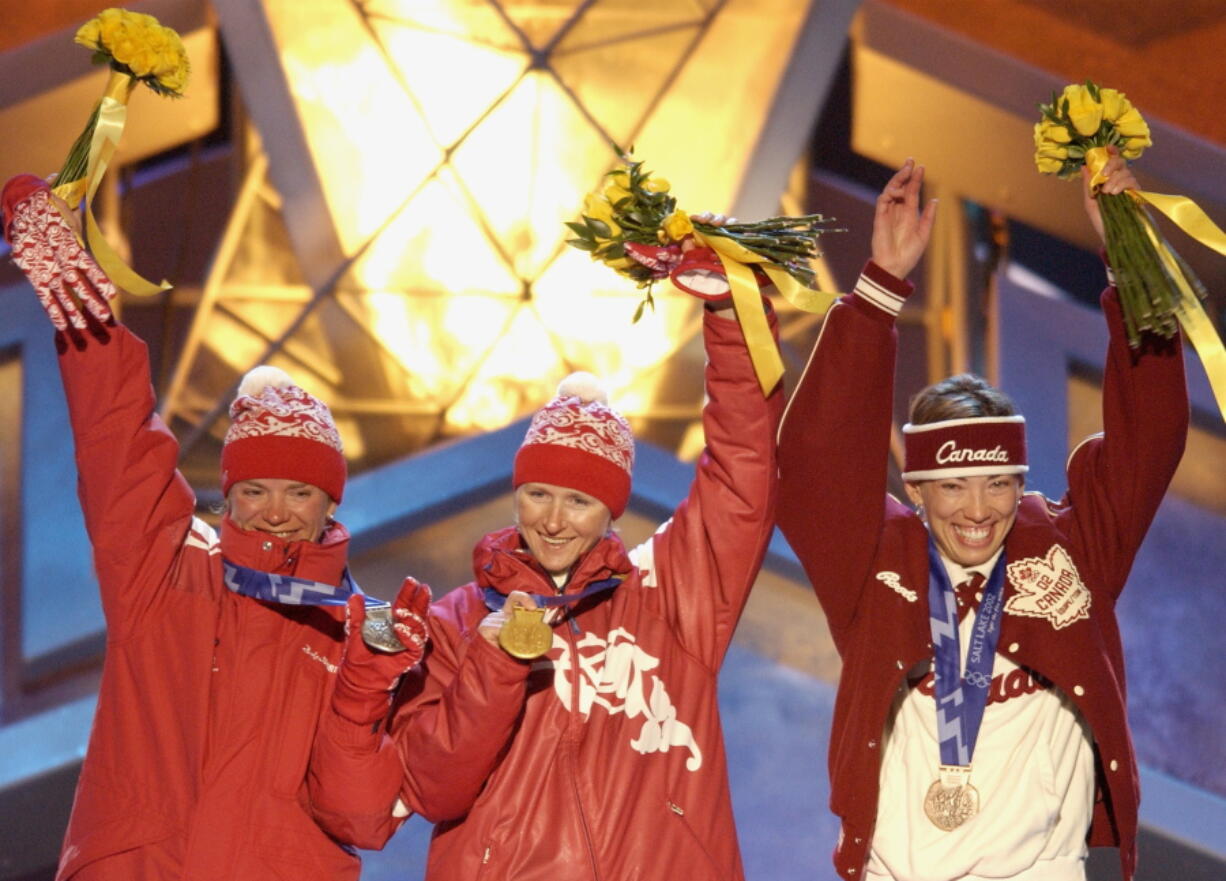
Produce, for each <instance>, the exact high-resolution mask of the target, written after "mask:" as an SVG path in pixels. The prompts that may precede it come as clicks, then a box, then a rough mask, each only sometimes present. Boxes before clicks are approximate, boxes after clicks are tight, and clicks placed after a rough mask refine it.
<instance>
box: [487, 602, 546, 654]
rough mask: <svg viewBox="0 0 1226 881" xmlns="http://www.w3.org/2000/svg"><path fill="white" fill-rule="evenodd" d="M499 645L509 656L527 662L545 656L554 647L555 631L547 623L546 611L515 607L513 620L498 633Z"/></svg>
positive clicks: (512, 614)
mask: <svg viewBox="0 0 1226 881" xmlns="http://www.w3.org/2000/svg"><path fill="white" fill-rule="evenodd" d="M498 644H499V645H500V646H502V647H503V648H504V649H506V651H507V654H509V655H511V656H513V657H516V658H520V659H522V660H525V661H530V660H532V659H533V658H539V657H540V656H541V655H543V654H545V652H547V651H549V648H550V646H552V645H553V629H552V628H550V626H549V625H548V624H546V623H545V610H544V609H526V608H524V607H523V606H515V607H513V608H512V609H511V619H510V620H509V621H507V622H506V623H505V624H503V625H502V629H501V630H499V631H498Z"/></svg>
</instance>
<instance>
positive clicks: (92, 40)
mask: <svg viewBox="0 0 1226 881" xmlns="http://www.w3.org/2000/svg"><path fill="white" fill-rule="evenodd" d="M101 31H102V26H101V25H100V24H99V23H98V19H96V18H91V19H90V20H89V21H87V22H85V24H83V25H81V27H79V28H77V35H76V36H75V37H74V38H73V40H74V42H76V43H79V44H80V45H82V46H85V47H86V48H88V49H97V48H98V40H99V39H100V37H101Z"/></svg>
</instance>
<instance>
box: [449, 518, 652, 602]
mask: <svg viewBox="0 0 1226 881" xmlns="http://www.w3.org/2000/svg"><path fill="white" fill-rule="evenodd" d="M632 568H633V567H632V565H631V563H630V557H629V556H628V555H627V554H626V546H625V545H624V544H622V540H621V538H620V536H618V535H617V534H616V533H613V532H610V533H608V534H607V535H606V536H605V537H604V538H602V539H601V540H600V541H599V542H597V543H596V546H595V547H594V548H592V549H591V550H590V551H588V552H587V553H586V554H584V555H583V556H582V557H580V558H579V561H578V562H577V563H576V564H575V567H574V569H573V570H571V576H570V580H569V581H567V583H566V587H565V589H564V590H563V591H562V592H563V593H564V594H566V593H577V592H578V591H580V590H582V589H583V588H584V586H586V585H587V584H589V583H591V582H593V581H598V580H600V579H602V578H609V577H611V576H613V575H625V574H626V573H628V572H629V571H630V570H631V569H632ZM473 572H474V574H475V575H476V578H477V583H478V584H480V585H481V586H482V587H492V588H494V589H495V590H497V591H498V592H499V593H502V594H508V593H510V592H511V591H513V590H523V591H527V592H528V593H539V594H547V595H553V594H554V593H555V589H554V586H553V579H552V578H551V577H550V575H549V573H548V572H546V571H545V570H544V569H543V568H542V567H541V564H540V563H538V562H537V561H536V558H535V557H533V556H532V554H531V553H530V552H529V551H528V549H527V547H525V546H524V543H523V540H522V539H521V538H520V535H519V530H518V529H517V528H515V527H514V526H508V527H506V528H504V529H500V530H498V531H497V532H491V533H490V534H489V535H487V536H485V538H483V539H481V541H479V542H477V546H476V547H475V548H473Z"/></svg>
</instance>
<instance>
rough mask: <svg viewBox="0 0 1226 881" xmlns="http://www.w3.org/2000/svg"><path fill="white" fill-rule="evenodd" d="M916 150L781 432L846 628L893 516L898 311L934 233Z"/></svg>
mask: <svg viewBox="0 0 1226 881" xmlns="http://www.w3.org/2000/svg"><path fill="white" fill-rule="evenodd" d="M922 183H923V168H922V167H916V166H915V165H914V164H913V163H912V162H911V161H910V160H908V161H907V163H906V164H905V165H904V166H903V167H902V169H900V170H899V172H898V173H897V174H895V175H894V177H893V178H891V180H890V182H889V183H888V184H887V185H886V187H885V189H884V190H883V191H882V194H881V196H880V198H879V199H878V200H877V209H876V216H875V218H874V222H873V259H872V260H871V261H870V262H869V263H868V264H867V265H866V266H865V268H864V273H863V274H862V275H861V276H860V279H859V281H858V282H857V283H856V287H855V290H854V292H853V293H851V294H848V295H845V296H844V297H842V298H841V299H840V300H839V301H838V302H837V303H835V305H834V306H833V307H832V308H831V310H830V312H829V313H828V314H827V315H826V320H825V323H824V325H823V326H822V331H821V334H820V335H819V337H818V341H817V345H816V346H815V347H814V350H813V354H812V356H811V357H810V359H809V364H808V366H807V367H806V368H805V372H804V375H803V376H802V377H801V380H800V383H799V385H798V386H797V388H796V391H795V392H794V393H793V395H792V399H791V401H790V402H789V404H788V409H787V413H786V414H785V415H784V419H783V427H782V429H781V431H780V434H779V470H780V481H781V483H780V493H779V526H780V528H781V529H782V531H783V534H784V536H785V537H786V538H787V540H788V543H789V544H790V545H791V546H792V549H793V550H794V551H795V552H796V555H797V556H798V557H799V558H800V562H801V564H802V565H803V566H804V568H805V572H806V574H807V575H808V576H809V580H810V581H811V582H812V584H813V586H814V588H815V590H816V591H817V594H818V597H819V599H820V600H821V602H822V606H823V609H824V610H825V612H826V615H827V618H828V620H829V621H830V625H831V628H832V631H833V633H834V636H835V638H836V640H837V639H838V638H839V637H840V634H841V632H842V630H843V628H845V627H846V626H847V625H848V624H849V623H850V622H851V620H852V618H853V617H854V615H855V610H856V606H857V603H858V602H859V599H860V595H859V592H860V589H861V586H862V585H863V584H864V582H865V579H866V577H867V575H868V572H869V568H870V567H871V565H872V560H873V555H874V553H875V551H876V547H877V541H878V537H879V535H880V532H881V527H882V522H883V517H884V510H885V509H884V500H885V493H886V474H887V466H888V463H889V446H890V423H891V418H892V407H893V398H894V362H895V356H896V353H897V348H898V334H897V331H896V330H895V327H894V320H895V318H896V317H897V315H898V312H899V310H900V309H901V308H902V305H903V302H904V301H905V299H906V297H907V296H909V295H910V293H911V290H912V287H911V285H910V284H909V283H907V282H905V281H903V280H902V279H903V278H904V277H905V276H906V275H907V274H909V273H910V272H911V270H912V269H913V268H914V267H915V264H916V263H917V262H918V260H919V257H920V255H921V254H922V253H923V250H924V248H925V247H926V245H927V243H928V238H929V236H930V234H931V230H932V223H933V220H934V217H935V212H936V203H935V202H929V203H928V204H927V205H926V206H925V207H924V209H923V210H922V211H920V209H919V194H920V187H921V185H922Z"/></svg>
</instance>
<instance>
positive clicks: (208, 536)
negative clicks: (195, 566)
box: [183, 517, 221, 554]
mask: <svg viewBox="0 0 1226 881" xmlns="http://www.w3.org/2000/svg"><path fill="white" fill-rule="evenodd" d="M183 545H184V547H189V548H200V549H201V550H202V551H208V553H209V554H220V553H221V544H220V542H218V540H217V532H216V531H215V530H214V529H213V527H211V526H209V525H208V524H207V523H205V522H204V521H203V520H201V519H200V518H199V517H193V518H192V525H191V528H190V529H189V530H188V533H187V537H186V538H185V539H184V540H183Z"/></svg>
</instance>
